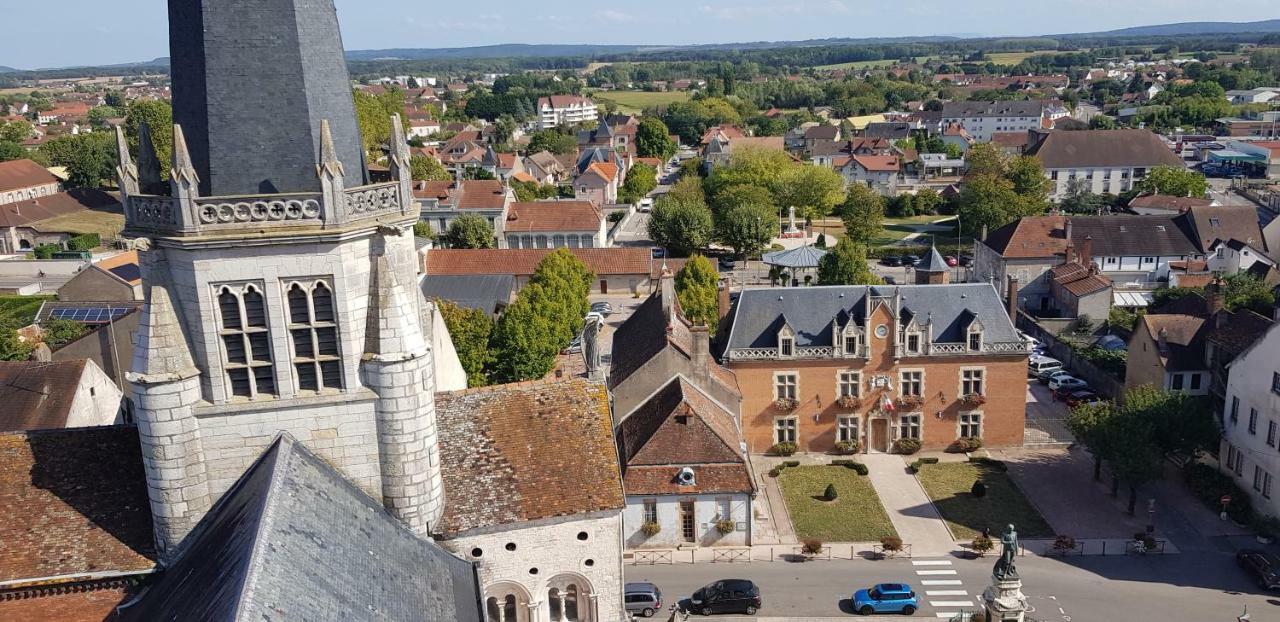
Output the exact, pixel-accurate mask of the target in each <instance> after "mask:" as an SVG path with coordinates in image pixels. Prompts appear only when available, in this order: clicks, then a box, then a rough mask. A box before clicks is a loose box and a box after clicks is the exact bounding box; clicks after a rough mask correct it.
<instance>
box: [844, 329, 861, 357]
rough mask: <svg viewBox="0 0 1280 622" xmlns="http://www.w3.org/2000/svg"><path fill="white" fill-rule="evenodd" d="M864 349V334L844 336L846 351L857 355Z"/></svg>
mask: <svg viewBox="0 0 1280 622" xmlns="http://www.w3.org/2000/svg"><path fill="white" fill-rule="evenodd" d="M861 351H862V336H861V335H858V334H856V333H855V334H852V335H845V336H844V353H845V354H849V355H852V356H857V355H858V353H859V352H861Z"/></svg>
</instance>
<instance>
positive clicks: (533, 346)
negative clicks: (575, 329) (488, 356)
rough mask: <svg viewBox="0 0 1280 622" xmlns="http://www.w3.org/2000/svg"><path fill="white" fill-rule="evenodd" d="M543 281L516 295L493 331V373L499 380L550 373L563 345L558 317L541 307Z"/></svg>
mask: <svg viewBox="0 0 1280 622" xmlns="http://www.w3.org/2000/svg"><path fill="white" fill-rule="evenodd" d="M541 289H542V286H541V285H538V284H536V283H531V284H529V285H526V286H525V288H524V289H522V290H520V293H519V294H517V295H516V300H515V302H513V303H511V304H510V305H509V306H508V307H507V308H506V310H505V311H503V312H502V317H500V318H498V324H497V326H496V327H495V328H494V332H493V353H494V357H493V365H492V369H493V373H492V376H493V377H494V378H495V379H496V380H497V381H499V382H520V381H522V380H534V379H537V378H542V377H544V376H546V375H547V374H548V373H550V372H551V370H552V369H553V368H554V367H555V362H556V355H558V354H559V353H560V348H561V347H563V346H562V344H561V341H560V338H559V336H558V335H557V326H556V322H555V318H553V317H551V316H549V315H548V314H547V312H546V310H545V309H543V308H539V307H538V304H539V301H540V300H542V299H543V298H544V295H543V294H542V293H541V292H540V290H541Z"/></svg>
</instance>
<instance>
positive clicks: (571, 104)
mask: <svg viewBox="0 0 1280 622" xmlns="http://www.w3.org/2000/svg"><path fill="white" fill-rule="evenodd" d="M597 118H598V115H597V113H596V103H595V102H593V101H591V98H589V97H582V96H580V95H552V96H550V97H540V98H538V127H539V128H540V129H544V130H545V129H547V128H551V127H555V126H557V125H575V124H578V123H585V122H587V121H595V120H596V119H597Z"/></svg>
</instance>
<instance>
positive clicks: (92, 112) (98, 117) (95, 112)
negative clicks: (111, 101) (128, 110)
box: [89, 106, 124, 128]
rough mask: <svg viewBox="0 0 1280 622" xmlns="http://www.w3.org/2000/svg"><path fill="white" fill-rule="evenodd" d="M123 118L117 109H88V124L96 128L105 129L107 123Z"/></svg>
mask: <svg viewBox="0 0 1280 622" xmlns="http://www.w3.org/2000/svg"><path fill="white" fill-rule="evenodd" d="M122 116H124V115H123V114H122V113H121V112H120V110H119V109H118V108H112V107H111V106H94V107H93V108H90V109H89V124H90V125H92V126H93V127H96V128H105V127H107V121H108V120H110V119H116V118H119V117H122Z"/></svg>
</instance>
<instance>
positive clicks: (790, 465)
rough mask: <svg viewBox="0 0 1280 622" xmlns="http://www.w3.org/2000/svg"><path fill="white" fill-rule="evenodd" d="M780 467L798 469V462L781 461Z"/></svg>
mask: <svg viewBox="0 0 1280 622" xmlns="http://www.w3.org/2000/svg"><path fill="white" fill-rule="evenodd" d="M782 466H784V467H798V466H800V461H799V460H783V461H782Z"/></svg>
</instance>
